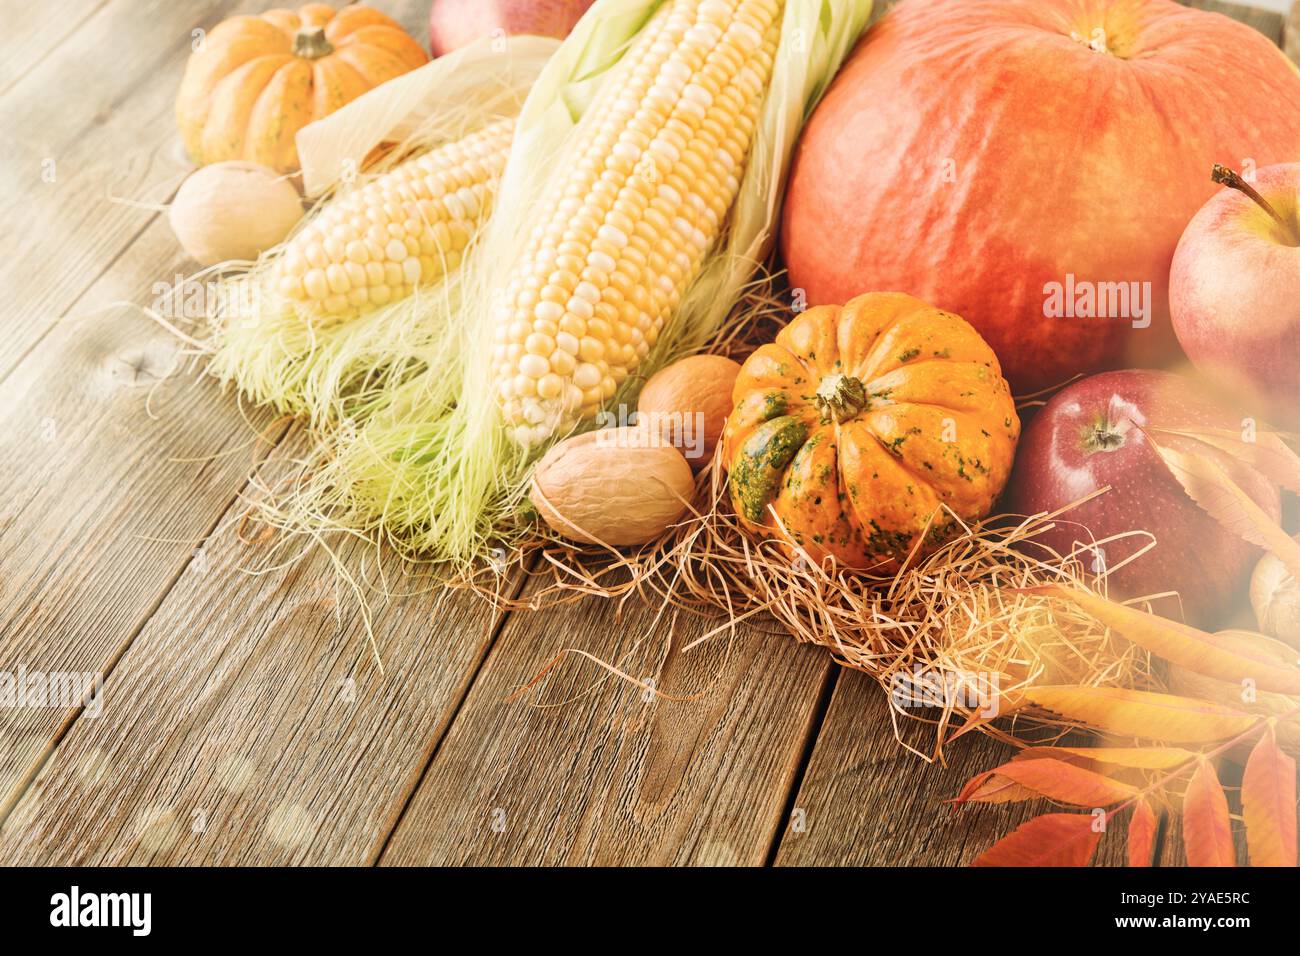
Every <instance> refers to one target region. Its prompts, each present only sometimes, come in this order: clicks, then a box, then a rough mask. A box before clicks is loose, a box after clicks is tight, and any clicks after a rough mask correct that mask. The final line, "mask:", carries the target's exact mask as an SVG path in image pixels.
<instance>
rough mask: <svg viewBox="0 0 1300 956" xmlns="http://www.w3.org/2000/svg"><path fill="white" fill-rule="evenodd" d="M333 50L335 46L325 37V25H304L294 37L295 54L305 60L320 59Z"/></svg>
mask: <svg viewBox="0 0 1300 956" xmlns="http://www.w3.org/2000/svg"><path fill="white" fill-rule="evenodd" d="M333 52H334V47H333V46H331V45H330V41H329V40H327V39H325V28H324V27H303V28H302V29H301V30H299V31H298V34H297V36H295V37H294V38H293V55H294V56H300V57H302V58H303V59H304V60H319V59H320V58H321V57H323V56H329V55H330V54H331V53H333Z"/></svg>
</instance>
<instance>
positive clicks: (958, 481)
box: [722, 292, 1020, 573]
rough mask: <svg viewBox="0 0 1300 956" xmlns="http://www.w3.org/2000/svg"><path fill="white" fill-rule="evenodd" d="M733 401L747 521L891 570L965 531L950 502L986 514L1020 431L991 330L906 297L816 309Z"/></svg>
mask: <svg viewBox="0 0 1300 956" xmlns="http://www.w3.org/2000/svg"><path fill="white" fill-rule="evenodd" d="M733 397H734V399H735V409H734V410H733V411H732V413H731V415H730V417H729V418H728V419H727V426H726V429H725V430H724V432H723V439H722V441H723V455H724V461H725V463H726V465H727V469H728V485H729V487H730V491H731V499H732V503H733V504H734V505H735V508H736V512H737V514H738V515H739V516H740V518H741V520H742V522H743V523H744V524H745V525H746V526H747V527H749V528H750V529H751V530H754V531H760V532H763V533H764V534H769V535H772V534H774V535H778V536H781V537H784V538H785V539H786V540H787V541H790V542H792V543H793V544H796V545H798V546H799V547H800V548H802V549H803V550H804V551H805V552H806V553H807V554H808V556H809V557H810V558H812V559H813V560H814V561H817V562H821V561H822V559H823V558H825V557H827V556H833V557H834V558H835V559H836V560H837V561H838V562H839V563H840V564H842V565H846V566H849V567H854V568H871V569H873V570H876V571H879V572H882V573H886V572H891V571H896V570H897V569H898V568H899V566H900V564H901V562H902V561H903V560H904V559H905V558H906V557H907V555H908V554H909V552H910V551H911V549H912V548H913V547H914V546H916V545H917V544H918V543H919V544H920V545H921V547H922V550H925V549H930V548H933V547H934V546H935V545H936V544H938V543H939V542H940V541H942V540H943V539H944V538H945V537H946V536H947V535H948V534H950V533H951V531H952V530H953V527H954V525H955V522H954V520H953V518H952V515H951V514H949V513H948V512H947V511H945V510H944V506H946V507H947V508H948V509H951V511H952V513H954V514H956V515H958V516H959V517H961V518H962V519H963V520H974V519H977V518H980V517H982V516H984V515H986V514H987V513H988V512H989V509H991V508H992V507H993V502H994V501H995V500H996V498H997V496H998V494H999V493H1000V492H1001V491H1002V487H1003V485H1005V484H1006V481H1007V477H1008V475H1009V474H1010V472H1011V462H1012V458H1013V457H1014V454H1015V448H1016V441H1017V440H1018V438H1019V437H1020V419H1019V418H1018V417H1017V415H1016V407H1015V403H1014V401H1013V400H1012V397H1011V392H1010V389H1009V388H1008V386H1007V383H1006V381H1005V380H1004V379H1003V378H1002V372H1001V369H1000V367H999V365H998V360H997V357H996V356H995V355H994V354H993V350H992V349H991V348H989V346H988V345H987V344H986V343H985V342H984V340H983V339H982V338H980V336H979V333H978V332H976V331H975V330H974V328H972V327H971V325H970V324H969V323H968V322H966V320H964V319H962V318H961V317H960V316H956V315H953V314H952V313H950V312H943V311H941V310H939V309H936V308H934V307H933V306H930V305H927V304H926V303H925V302H922V301H921V300H920V299H916V298H913V297H912V296H910V295H902V294H901V293H887V292H876V293H871V294H868V295H862V296H858V297H857V298H856V299H853V300H851V301H850V302H849V303H848V304H847V305H845V306H843V307H840V306H819V307H818V308H815V309H809V310H808V311H807V312H804V313H803V314H802V315H800V316H799V317H798V318H796V319H795V320H794V321H793V322H791V323H790V324H789V325H788V326H786V327H785V328H784V329H782V330H781V332H780V333H779V334H778V335H777V337H776V341H775V342H774V343H768V344H765V345H762V346H760V347H759V348H758V350H757V351H755V352H754V354H753V355H751V356H750V357H749V359H748V360H747V361H746V362H745V364H744V366H743V367H742V368H741V371H740V376H739V377H738V378H737V379H736V387H735V391H734V393H733ZM778 519H779V520H778ZM923 537H924V540H922V538H923Z"/></svg>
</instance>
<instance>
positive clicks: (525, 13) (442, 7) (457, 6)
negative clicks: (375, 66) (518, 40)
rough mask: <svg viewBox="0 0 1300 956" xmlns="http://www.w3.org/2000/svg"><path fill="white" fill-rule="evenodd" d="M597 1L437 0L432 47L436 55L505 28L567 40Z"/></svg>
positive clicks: (506, 31)
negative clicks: (575, 26)
mask: <svg viewBox="0 0 1300 956" xmlns="http://www.w3.org/2000/svg"><path fill="white" fill-rule="evenodd" d="M594 2H595V0H433V6H432V7H430V8H429V49H430V51H431V52H432V53H433V55H434V56H442V55H443V54H444V53H450V52H451V51H452V50H455V49H458V48H460V47H463V46H465V45H466V44H468V43H473V42H474V41H475V40H477V39H479V38H480V37H486V36H491V35H492V34H493V31H496V30H500V31H502V34H501V35H503V36H505V35H514V34H522V33H526V34H531V35H533V36H543V37H555V38H556V39H561V40H562V39H564V38H565V37H566V36H568V35H569V31H570V30H572V29H573V25H574V24H575V23H577V22H578V21H579V20H580V19H582V15H583V14H584V13H586V12H587V8H588V7H590V6H591V5H592V3H594Z"/></svg>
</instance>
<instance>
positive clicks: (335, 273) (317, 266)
mask: <svg viewBox="0 0 1300 956" xmlns="http://www.w3.org/2000/svg"><path fill="white" fill-rule="evenodd" d="M514 127H515V121H514V120H513V119H507V120H500V121H498V122H496V123H493V124H491V125H490V126H486V127H484V128H483V129H482V130H479V131H478V132H476V133H472V134H470V135H469V136H467V137H465V138H464V139H462V140H458V141H457V142H454V143H447V144H446V145H443V146H440V147H438V148H437V149H433V150H430V151H429V152H427V153H424V154H423V155H421V156H418V157H415V158H413V159H409V160H406V161H405V162H403V163H401V164H400V165H398V166H396V167H394V168H393V169H392V170H390V171H389V172H387V173H385V174H383V175H382V176H379V177H377V178H375V179H373V180H371V181H370V182H368V183H366V184H365V185H364V186H362V187H361V188H360V189H357V190H354V191H353V192H350V193H345V194H343V195H341V196H340V197H339V198H337V199H335V200H333V201H332V202H330V203H328V204H326V205H325V207H324V208H323V209H322V210H321V212H320V214H319V215H318V216H317V217H316V218H315V220H313V221H312V223H311V224H310V225H308V226H307V227H306V228H304V229H303V230H302V231H301V232H300V233H298V235H296V236H295V237H294V238H293V239H292V240H291V241H290V243H289V245H288V247H287V248H286V249H285V253H284V255H283V256H282V257H281V258H280V260H279V262H278V264H277V266H276V268H277V275H276V276H275V280H274V281H275V285H274V288H276V289H278V290H280V292H281V294H283V295H284V296H285V298H287V299H288V300H289V301H290V302H291V303H292V304H293V305H294V306H295V307H296V308H297V309H298V311H299V312H300V313H301V314H303V315H304V316H306V317H307V318H309V319H311V320H324V319H328V320H331V321H332V320H335V319H337V318H346V317H347V316H348V315H351V314H356V313H357V312H359V311H361V310H362V309H364V308H368V307H376V306H381V305H386V304H389V303H391V302H396V301H398V300H399V299H401V298H402V297H404V296H406V295H409V294H410V293H411V292H412V291H413V290H414V288H415V287H417V286H419V285H422V284H425V283H429V282H432V281H434V280H436V279H438V278H440V277H441V276H443V275H445V274H446V273H448V272H450V271H452V270H454V269H456V268H458V267H459V265H460V263H461V260H462V258H463V254H464V250H465V247H466V246H468V245H469V243H470V240H471V239H472V238H473V236H474V234H475V233H476V232H477V231H478V229H479V228H480V226H481V225H482V224H483V222H484V221H485V220H486V218H487V216H488V215H489V214H490V212H491V207H492V199H493V196H494V194H495V192H496V187H497V183H498V182H499V181H500V179H501V173H502V171H503V170H504V169H505V163H506V156H507V155H508V153H509V151H510V140H511V138H512V137H513V135H514Z"/></svg>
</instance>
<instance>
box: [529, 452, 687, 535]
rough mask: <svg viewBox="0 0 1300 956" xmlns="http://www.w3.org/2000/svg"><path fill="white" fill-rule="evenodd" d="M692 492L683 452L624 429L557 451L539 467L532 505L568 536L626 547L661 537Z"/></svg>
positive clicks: (547, 457) (678, 514)
mask: <svg viewBox="0 0 1300 956" xmlns="http://www.w3.org/2000/svg"><path fill="white" fill-rule="evenodd" d="M694 493H695V479H694V477H693V476H692V474H691V466H690V465H688V464H687V463H686V459H685V458H683V457H682V454H681V452H679V451H678V450H677V449H676V448H673V447H671V446H669V445H665V444H664V443H662V442H660V441H657V440H655V438H654V436H652V435H650V434H649V433H648V432H646V431H644V430H642V429H639V428H636V427H631V426H625V427H623V428H606V429H602V430H600V431H593V432H586V433H584V434H582V435H574V436H573V437H572V438H566V439H565V440H564V441H562V442H560V443H559V444H557V445H555V446H554V447H553V448H552V449H551V450H550V451H548V452H547V453H546V454H545V455H544V456H543V457H542V460H541V461H540V462H538V463H537V469H536V470H535V471H534V472H533V487H532V491H531V493H530V494H529V499H530V500H531V501H532V503H533V504H534V505H535V506H536V507H537V510H538V511H539V512H540V513H541V515H542V518H543V519H544V520H545V521H546V523H547V524H548V525H550V527H551V528H552V529H553V530H555V531H557V532H559V533H560V534H562V535H564V536H565V537H566V538H569V539H571V540H573V541H581V542H583V543H585V544H606V545H612V546H615V547H625V546H628V545H637V544H645V543H646V542H648V541H653V540H654V539H655V538H657V537H659V536H660V535H661V534H663V533H664V531H666V530H667V529H668V527H669V526H670V525H671V524H672V523H673V522H675V521H676V520H677V519H678V518H680V517H681V515H682V513H683V512H684V511H685V510H686V507H687V505H688V504H689V503H690V501H691V499H692V498H693V497H694Z"/></svg>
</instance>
